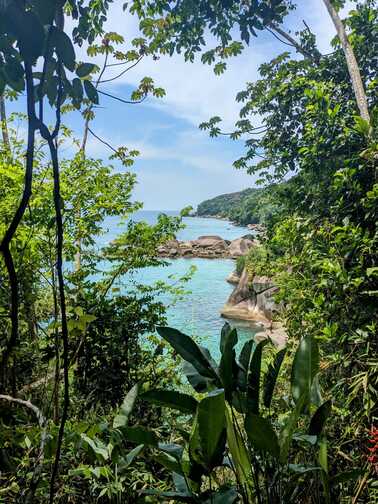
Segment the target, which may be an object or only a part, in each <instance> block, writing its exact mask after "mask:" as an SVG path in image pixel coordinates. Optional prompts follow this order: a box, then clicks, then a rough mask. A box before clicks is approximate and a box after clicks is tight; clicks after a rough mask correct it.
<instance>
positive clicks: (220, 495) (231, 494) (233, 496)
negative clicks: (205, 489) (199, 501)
mask: <svg viewBox="0 0 378 504" xmlns="http://www.w3.org/2000/svg"><path fill="white" fill-rule="evenodd" d="M237 499H238V492H237V491H236V489H235V488H221V489H219V490H217V491H216V492H214V493H212V494H211V496H210V497H209V498H208V499H206V500H205V501H203V504H234V502H237Z"/></svg>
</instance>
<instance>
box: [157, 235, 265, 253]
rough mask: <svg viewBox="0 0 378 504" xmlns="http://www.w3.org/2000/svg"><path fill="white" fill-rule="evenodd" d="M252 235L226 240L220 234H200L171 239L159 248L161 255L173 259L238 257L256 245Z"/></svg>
mask: <svg viewBox="0 0 378 504" xmlns="http://www.w3.org/2000/svg"><path fill="white" fill-rule="evenodd" d="M256 243H257V242H256V241H255V240H254V237H253V236H252V235H246V236H242V237H241V238H237V239H236V240H232V241H230V240H224V239H223V238H221V237H220V236H216V235H214V236H213V235H210V236H200V237H198V238H197V239H196V240H189V241H179V240H170V241H168V242H167V243H165V244H164V245H162V246H160V247H159V248H158V253H159V256H160V257H169V258H171V259H174V258H179V257H187V258H191V257H201V258H205V259H224V258H231V259H237V258H238V257H241V256H243V255H245V254H247V252H248V251H249V249H250V248H252V247H253V246H255V245H256Z"/></svg>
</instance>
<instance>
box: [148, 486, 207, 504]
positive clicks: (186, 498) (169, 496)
mask: <svg viewBox="0 0 378 504" xmlns="http://www.w3.org/2000/svg"><path fill="white" fill-rule="evenodd" d="M142 494H143V495H155V496H156V497H158V498H159V497H160V498H161V499H162V500H163V501H164V502H166V501H167V500H169V501H173V502H192V503H195V502H198V501H197V500H196V499H195V498H194V497H191V496H190V495H187V494H186V493H181V492H161V491H160V490H155V489H151V490H142Z"/></svg>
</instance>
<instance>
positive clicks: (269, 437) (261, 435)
mask: <svg viewBox="0 0 378 504" xmlns="http://www.w3.org/2000/svg"><path fill="white" fill-rule="evenodd" d="M244 426H245V430H246V432H247V436H248V439H249V442H250V443H251V445H252V446H253V447H254V448H256V449H257V450H261V451H265V452H269V453H270V454H271V455H273V456H274V457H277V458H278V457H279V454H280V447H279V444H278V439H277V435H276V433H275V432H274V430H273V428H272V426H271V424H270V422H269V421H268V420H266V419H265V418H262V417H260V416H259V415H255V414H253V413H248V414H247V416H246V419H245V422H244Z"/></svg>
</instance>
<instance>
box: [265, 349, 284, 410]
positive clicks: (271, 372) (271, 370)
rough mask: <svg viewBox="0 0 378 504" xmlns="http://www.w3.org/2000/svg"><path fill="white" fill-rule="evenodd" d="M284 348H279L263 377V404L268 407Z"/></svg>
mask: <svg viewBox="0 0 378 504" xmlns="http://www.w3.org/2000/svg"><path fill="white" fill-rule="evenodd" d="M285 353H286V350H285V349H283V350H280V351H279V352H278V353H277V354H276V356H275V358H274V361H273V364H269V366H268V371H267V373H266V375H265V379H264V406H265V407H266V408H270V404H271V402H272V397H273V392H274V387H275V385H276V382H277V378H278V374H279V372H280V368H281V364H282V361H283V360H284V357H285Z"/></svg>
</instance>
